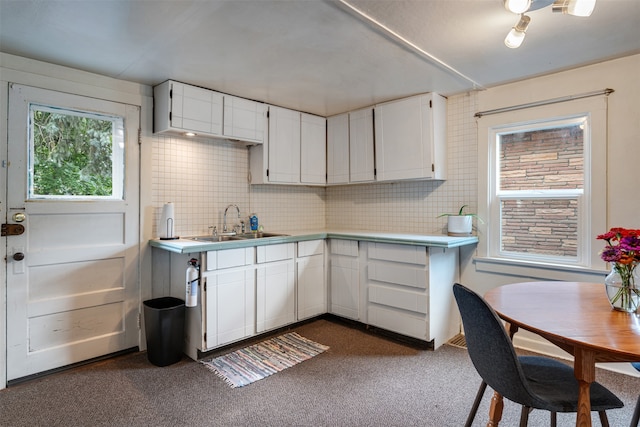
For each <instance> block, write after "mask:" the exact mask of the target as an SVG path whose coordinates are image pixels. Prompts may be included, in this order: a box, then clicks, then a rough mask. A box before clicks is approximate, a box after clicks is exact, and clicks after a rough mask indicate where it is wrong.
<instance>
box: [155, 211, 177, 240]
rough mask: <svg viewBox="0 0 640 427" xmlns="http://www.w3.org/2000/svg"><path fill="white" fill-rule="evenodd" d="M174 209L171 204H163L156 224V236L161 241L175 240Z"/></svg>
mask: <svg viewBox="0 0 640 427" xmlns="http://www.w3.org/2000/svg"><path fill="white" fill-rule="evenodd" d="M174 224H175V209H174V206H173V203H171V202H168V203H165V204H164V206H163V207H162V216H161V217H160V222H159V223H158V235H159V237H160V239H161V240H173V239H177V238H178V237H176V235H175V225H174Z"/></svg>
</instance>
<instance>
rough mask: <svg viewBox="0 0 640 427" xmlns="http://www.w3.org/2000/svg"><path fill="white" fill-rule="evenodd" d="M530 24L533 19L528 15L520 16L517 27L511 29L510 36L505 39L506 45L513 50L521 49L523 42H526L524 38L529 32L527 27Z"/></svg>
mask: <svg viewBox="0 0 640 427" xmlns="http://www.w3.org/2000/svg"><path fill="white" fill-rule="evenodd" d="M529 22H531V18H529V17H528V16H527V15H524V14H523V15H522V16H520V20H519V21H518V23H517V24H516V25H514V26H513V28H511V31H509V34H507V37H506V38H505V39H504V44H505V45H506V46H507V47H508V48H511V49H515V48H517V47H520V45H521V44H522V42H523V41H524V36H525V33H526V31H527V27H528V26H529Z"/></svg>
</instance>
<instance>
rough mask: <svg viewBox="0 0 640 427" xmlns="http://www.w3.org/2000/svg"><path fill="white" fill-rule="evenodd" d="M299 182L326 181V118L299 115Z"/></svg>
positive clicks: (319, 183)
mask: <svg viewBox="0 0 640 427" xmlns="http://www.w3.org/2000/svg"><path fill="white" fill-rule="evenodd" d="M300 182H301V183H303V184H318V185H324V184H326V182H327V120H326V119H325V118H324V117H319V116H313V115H311V114H306V113H301V115H300Z"/></svg>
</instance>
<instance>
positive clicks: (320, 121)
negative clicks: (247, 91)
mask: <svg viewBox="0 0 640 427" xmlns="http://www.w3.org/2000/svg"><path fill="white" fill-rule="evenodd" d="M268 127H269V132H268V134H269V137H268V139H267V140H265V143H264V144H263V145H257V146H254V147H251V151H250V153H249V169H250V172H251V183H252V184H304V185H325V183H326V175H327V172H326V167H327V166H326V163H327V162H326V146H327V145H326V144H327V137H326V135H327V128H326V119H325V118H324V117H319V116H313V115H311V114H305V113H300V112H299V111H294V110H289V109H287V108H282V107H275V106H269V126H268Z"/></svg>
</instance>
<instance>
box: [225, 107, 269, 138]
mask: <svg viewBox="0 0 640 427" xmlns="http://www.w3.org/2000/svg"><path fill="white" fill-rule="evenodd" d="M266 114H267V106H266V104H262V103H260V102H255V101H250V100H248V99H242V98H238V97H236V96H231V95H225V96H224V127H223V129H222V132H223V135H224V136H225V137H228V138H235V139H239V140H241V141H247V142H255V143H257V144H262V143H263V142H264V136H265V129H266V124H265V122H266Z"/></svg>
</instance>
